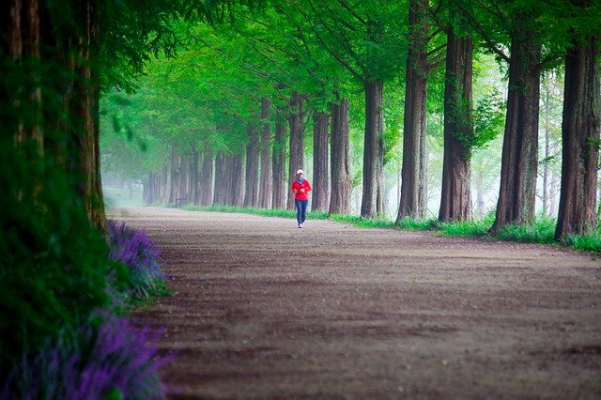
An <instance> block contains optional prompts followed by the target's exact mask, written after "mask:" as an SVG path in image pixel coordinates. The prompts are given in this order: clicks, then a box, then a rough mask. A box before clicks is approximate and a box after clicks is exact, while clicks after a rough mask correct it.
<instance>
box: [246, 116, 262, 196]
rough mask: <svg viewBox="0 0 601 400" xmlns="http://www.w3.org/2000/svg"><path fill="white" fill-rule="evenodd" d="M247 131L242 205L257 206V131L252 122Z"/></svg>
mask: <svg viewBox="0 0 601 400" xmlns="http://www.w3.org/2000/svg"><path fill="white" fill-rule="evenodd" d="M247 132H248V144H247V145H246V184H245V190H244V207H257V202H258V200H259V134H258V133H259V132H258V129H257V126H256V125H254V124H249V125H248V129H247Z"/></svg>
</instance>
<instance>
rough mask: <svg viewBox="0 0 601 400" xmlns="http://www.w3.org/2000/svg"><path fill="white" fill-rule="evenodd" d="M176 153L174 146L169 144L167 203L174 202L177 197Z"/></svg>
mask: <svg viewBox="0 0 601 400" xmlns="http://www.w3.org/2000/svg"><path fill="white" fill-rule="evenodd" d="M177 158H178V155H177V154H176V153H175V146H173V145H172V146H171V168H170V169H169V171H170V174H171V176H170V179H169V182H170V185H169V204H175V199H176V198H177V194H176V191H177V182H178V181H179V176H178V175H177V173H178V164H179V163H178V161H177Z"/></svg>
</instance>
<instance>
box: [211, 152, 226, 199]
mask: <svg viewBox="0 0 601 400" xmlns="http://www.w3.org/2000/svg"><path fill="white" fill-rule="evenodd" d="M227 167H228V166H227V156H226V155H225V154H223V153H221V152H218V153H217V155H216V156H215V190H214V192H213V193H214V195H213V196H214V197H213V204H227V198H228V194H227V192H228V189H229V184H228V183H229V182H228V180H227Z"/></svg>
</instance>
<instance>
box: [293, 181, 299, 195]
mask: <svg viewBox="0 0 601 400" xmlns="http://www.w3.org/2000/svg"><path fill="white" fill-rule="evenodd" d="M297 186H298V185H297V183H296V181H294V182H292V193H294V194H296V192H298V188H297Z"/></svg>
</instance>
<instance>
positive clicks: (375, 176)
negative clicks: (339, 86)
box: [361, 80, 384, 218]
mask: <svg viewBox="0 0 601 400" xmlns="http://www.w3.org/2000/svg"><path fill="white" fill-rule="evenodd" d="M383 95H384V83H383V82H382V81H381V80H380V81H376V82H366V83H365V136H364V147H363V198H362V200H361V216H362V217H365V218H372V217H375V216H377V215H382V213H383V212H384V195H383V192H384V188H383V187H382V184H383V179H382V176H383V172H384V126H383V116H382V101H383Z"/></svg>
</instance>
